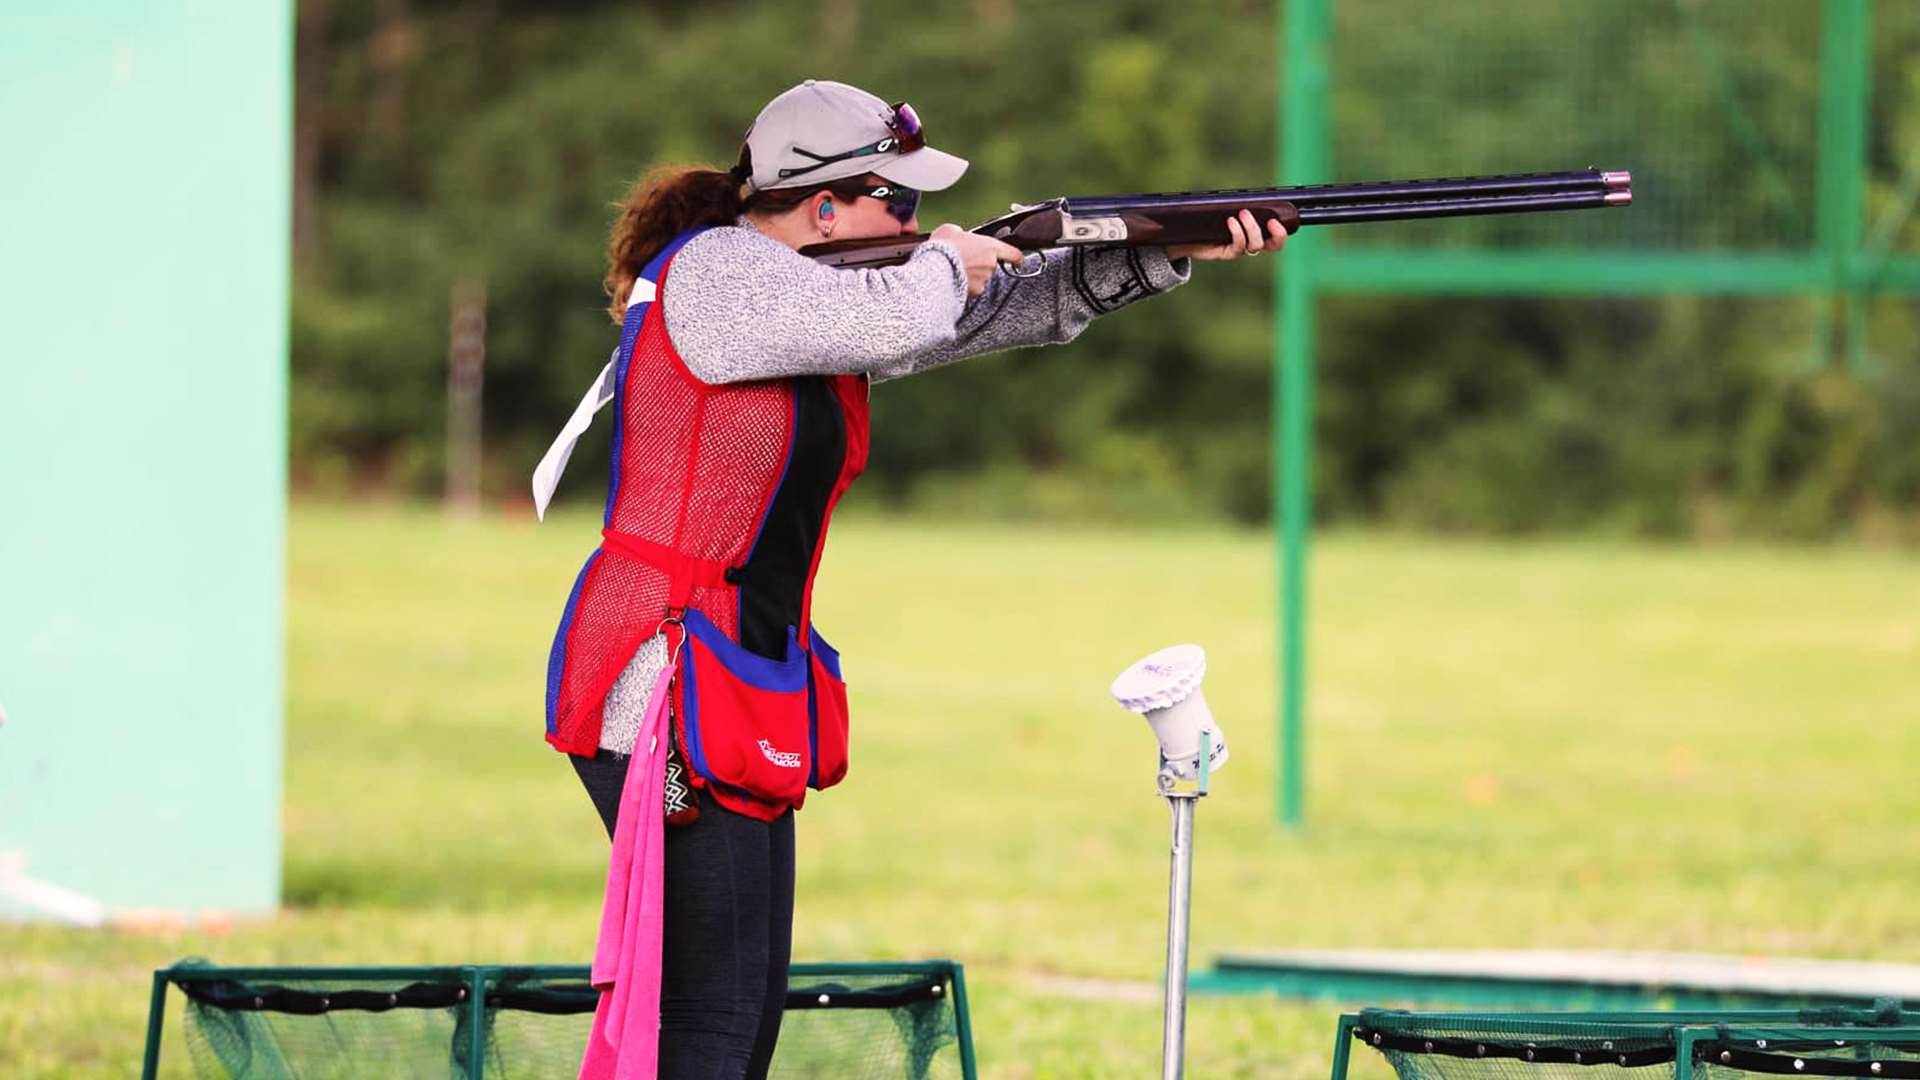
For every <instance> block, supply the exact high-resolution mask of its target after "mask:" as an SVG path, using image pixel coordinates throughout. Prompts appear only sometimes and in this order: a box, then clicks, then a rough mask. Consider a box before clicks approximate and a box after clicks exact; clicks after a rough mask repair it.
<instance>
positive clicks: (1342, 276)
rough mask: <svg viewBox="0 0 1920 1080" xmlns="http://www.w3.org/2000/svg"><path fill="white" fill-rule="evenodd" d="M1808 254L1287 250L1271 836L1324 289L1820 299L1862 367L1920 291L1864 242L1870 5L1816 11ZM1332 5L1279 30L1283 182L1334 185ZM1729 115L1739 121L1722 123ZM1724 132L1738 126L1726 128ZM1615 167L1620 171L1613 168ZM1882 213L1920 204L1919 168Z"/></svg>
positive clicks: (1905, 261) (1828, 345) (1293, 667)
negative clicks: (1899, 300) (1880, 327)
mask: <svg viewBox="0 0 1920 1080" xmlns="http://www.w3.org/2000/svg"><path fill="white" fill-rule="evenodd" d="M1822 3H1823V4H1824V8H1823V13H1822V33H1821V41H1820V104H1819V125H1820V128H1819V143H1818V151H1817V155H1818V160H1817V171H1818V176H1817V178H1816V186H1815V197H1814V208H1813V209H1814V215H1815V216H1814V243H1813V247H1812V249H1811V250H1809V251H1806V252H1795V253H1773V252H1752V253H1749V252H1724V251H1723V252H1706V253H1700V254H1691V253H1685V252H1674V251H1649V252H1644V253H1640V252H1576V251H1571V250H1559V251H1556V250H1551V249H1547V250H1527V251H1516V250H1423V249H1394V248H1380V247H1371V246H1368V247H1342V246H1340V245H1338V244H1336V243H1333V242H1332V239H1333V238H1332V237H1329V236H1326V235H1323V234H1322V233H1321V231H1319V230H1311V229H1310V230H1306V231H1303V232H1302V233H1300V234H1299V235H1298V236H1295V237H1293V238H1292V239H1290V240H1288V241H1287V257H1286V260H1285V262H1284V264H1283V269H1282V270H1281V273H1280V275H1279V280H1278V281H1277V283H1276V285H1275V293H1276V295H1275V302H1276V307H1277V309H1278V311H1279V320H1278V325H1277V326H1276V328H1275V331H1274V353H1275V360H1274V363H1275V369H1276V372H1277V375H1276V377H1275V379H1274V380H1273V394H1274V399H1273V415H1274V417H1275V423H1274V426H1273V453H1274V457H1275V465H1276V467H1275V469H1274V492H1273V495H1274V504H1275V506H1276V508H1277V512H1278V518H1279V539H1280V553H1279V569H1280V573H1279V593H1280V595H1279V597H1278V606H1279V624H1280V640H1279V650H1280V656H1279V700H1280V718H1279V721H1280V722H1279V726H1280V732H1279V739H1278V746H1279V754H1280V761H1279V767H1278V770H1277V776H1278V784H1279V791H1278V792H1277V795H1278V798H1277V804H1278V811H1279V819H1280V822H1281V823H1282V824H1283V825H1286V826H1290V827H1291V826H1299V825H1301V824H1302V823H1303V822H1304V821H1305V815H1306V791H1305V780H1306V746H1305V742H1306V740H1305V730H1306V690H1307V675H1306V669H1307V637H1306V624H1307V550H1308V530H1309V525H1310V519H1311V516H1312V509H1313V496H1312V475H1313V458H1312V454H1313V382H1314V354H1315V349H1316V336H1317V335H1316V327H1315V312H1316V309H1317V305H1318V298H1319V297H1320V295H1321V294H1323V293H1385V292H1393V293H1421V294H1429V295H1434V294H1467V295H1472V294H1481V295H1486V294H1541V295H1604V294H1614V295H1618V294H1648V293H1676V292H1678V293H1696V294H1715V295H1734V296H1738V295H1804V296H1815V297H1824V298H1826V300H1827V303H1826V304H1824V305H1823V307H1822V313H1821V317H1820V321H1819V324H1818V326H1817V329H1816V344H1815V349H1816V350H1817V351H1819V352H1820V353H1821V355H1822V356H1823V357H1824V356H1830V355H1836V354H1838V353H1839V352H1840V351H1842V350H1841V349H1840V348H1837V347H1836V345H1835V338H1836V336H1838V335H1836V328H1839V329H1843V330H1844V335H1843V336H1844V339H1845V342H1846V343H1847V344H1846V346H1845V351H1846V352H1847V354H1848V356H1849V358H1850V361H1851V363H1852V364H1853V365H1854V366H1855V367H1856V368H1860V367H1864V365H1865V363H1866V304H1865V303H1864V302H1863V301H1864V300H1865V299H1866V298H1868V297H1870V296H1872V295H1876V294H1889V293H1898V294H1915V293H1920V258H1912V257H1890V256H1889V255H1888V254H1887V251H1886V248H1887V245H1888V242H1889V241H1890V240H1891V238H1892V236H1893V235H1894V232H1895V231H1896V230H1897V229H1898V228H1899V226H1900V223H1901V222H1900V221H1899V220H1890V221H1888V222H1882V223H1880V224H1879V226H1878V227H1876V229H1875V230H1874V235H1873V236H1872V237H1871V238H1868V237H1867V236H1866V235H1865V232H1866V230H1865V216H1864V215H1865V190H1866V176H1867V135H1868V116H1869V113H1868V108H1869V105H1870V102H1869V90H1870V76H1871V71H1870V65H1871V62H1872V51H1871V37H1872V6H1871V5H1872V0H1822ZM1330 8H1331V3H1330V0H1287V3H1286V6H1285V12H1284V26H1283V29H1282V48H1283V50H1284V53H1285V64H1284V65H1283V70H1282V85H1281V146H1280V159H1279V162H1278V171H1279V173H1280V176H1281V183H1283V184H1289V185H1291V184H1317V183H1326V182H1329V181H1331V180H1332V179H1333V177H1332V176H1331V175H1329V173H1330V168H1329V163H1330V158H1331V151H1332V143H1331V139H1330V137H1329V131H1328V121H1327V113H1328V99H1329V96H1330V92H1331V85H1332V84H1331V73H1330V59H1329V58H1330V53H1331V49H1332V40H1333V34H1332V24H1331V19H1330ZM1736 119H1738V118H1736ZM1736 126H1737V125H1736ZM1626 164H1631V163H1630V162H1629V163H1626ZM1908 179H1909V181H1910V183H1908V184H1905V185H1903V188H1902V192H1901V195H1900V197H1899V199H1897V200H1896V208H1895V216H1896V217H1898V218H1901V219H1904V217H1905V216H1906V215H1907V214H1909V213H1911V211H1912V209H1913V207H1914V205H1915V203H1916V201H1920V168H1917V169H1915V170H1914V172H1913V175H1911V176H1910V177H1909V178H1908Z"/></svg>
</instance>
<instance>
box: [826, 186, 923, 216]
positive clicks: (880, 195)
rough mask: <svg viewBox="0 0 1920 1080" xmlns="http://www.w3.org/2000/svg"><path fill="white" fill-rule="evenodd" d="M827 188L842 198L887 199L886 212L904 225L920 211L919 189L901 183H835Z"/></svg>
mask: <svg viewBox="0 0 1920 1080" xmlns="http://www.w3.org/2000/svg"><path fill="white" fill-rule="evenodd" d="M827 190H829V191H831V192H833V193H834V194H835V195H838V196H840V197H841V198H843V199H851V198H858V197H859V196H861V195H865V196H868V197H870V198H874V199H885V200H886V201H887V213H889V214H892V215H893V216H894V219H895V220H896V221H898V222H900V224H902V225H905V224H906V223H907V222H909V221H912V220H913V215H915V214H917V213H919V212H920V189H919V188H910V187H907V186H905V185H902V184H847V185H844V186H842V185H839V184H835V185H834V186H833V187H831V188H828V189H827Z"/></svg>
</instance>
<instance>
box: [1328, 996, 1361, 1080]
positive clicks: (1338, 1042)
mask: <svg viewBox="0 0 1920 1080" xmlns="http://www.w3.org/2000/svg"><path fill="white" fill-rule="evenodd" d="M1358 1020H1359V1017H1357V1016H1355V1015H1354V1014H1353V1013H1341V1014H1340V1025H1339V1026H1338V1027H1337V1028H1335V1029H1334V1032H1333V1071H1332V1072H1331V1073H1330V1074H1329V1075H1328V1080H1347V1062H1348V1060H1349V1058H1348V1055H1350V1054H1351V1053H1352V1052H1353V1027H1354V1024H1355V1023H1356V1022H1358Z"/></svg>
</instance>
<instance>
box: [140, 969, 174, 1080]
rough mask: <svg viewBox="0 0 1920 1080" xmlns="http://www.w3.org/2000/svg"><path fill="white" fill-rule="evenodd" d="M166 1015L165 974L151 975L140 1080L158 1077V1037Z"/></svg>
mask: <svg viewBox="0 0 1920 1080" xmlns="http://www.w3.org/2000/svg"><path fill="white" fill-rule="evenodd" d="M166 1015H167V973H166V972H165V971H156V972H154V973H153V997H152V999H151V1000H150V1001H149V1002H148V1004H147V1054H146V1059H145V1061H143V1062H142V1063H141V1065H140V1080H154V1078H155V1077H157V1076H159V1075H160V1036H161V1032H162V1029H163V1028H164V1027H165V1023H166Z"/></svg>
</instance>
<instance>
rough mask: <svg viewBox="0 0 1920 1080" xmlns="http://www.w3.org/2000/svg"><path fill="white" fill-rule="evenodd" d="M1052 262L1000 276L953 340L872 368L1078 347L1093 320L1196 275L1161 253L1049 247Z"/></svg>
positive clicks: (894, 369) (882, 372)
mask: <svg viewBox="0 0 1920 1080" xmlns="http://www.w3.org/2000/svg"><path fill="white" fill-rule="evenodd" d="M1045 255H1046V258H1045V262H1044V263H1043V265H1042V267H1041V270H1040V272H1039V273H1038V274H1036V275H1035V276H1033V277H1029V278H1020V277H1015V276H1013V275H1012V274H1009V273H1007V272H1006V271H1005V270H1001V271H999V272H997V273H995V274H994V275H993V277H992V278H991V279H990V280H989V281H988V282H987V290H986V292H984V293H982V294H981V295H980V296H979V297H977V298H976V299H974V300H972V301H970V302H969V303H968V304H967V307H966V309H965V311H963V312H962V313H961V315H960V323H959V326H958V327H956V328H955V333H954V335H953V337H951V338H950V339H948V340H944V341H939V342H935V343H933V344H931V345H929V346H927V347H925V348H923V349H920V350H919V351H917V352H915V353H913V354H911V355H908V356H905V357H903V358H900V359H898V360H896V361H895V362H893V363H890V364H887V365H885V366H882V367H879V368H875V369H873V377H874V379H875V381H879V380H881V379H894V378H899V377H900V376H903V375H913V374H916V373H918V372H922V371H926V370H928V369H930V368H935V367H939V366H941V365H942V364H950V363H953V362H954V361H955V360H964V359H966V358H967V357H970V356H978V355H980V354H982V353H990V352H997V351H999V350H1001V349H1012V348H1019V347H1021V346H1027V345H1050V344H1059V343H1062V342H1068V341H1072V340H1073V339H1074V338H1076V337H1078V336H1079V335H1080V332H1081V331H1082V330H1085V329H1086V328H1087V325H1088V324H1089V323H1091V322H1093V320H1094V319H1096V318H1098V317H1100V316H1101V315H1105V314H1107V313H1108V312H1110V311H1117V310H1119V309H1120V308H1122V307H1125V306H1126V305H1128V304H1131V303H1133V302H1135V301H1137V300H1143V299H1145V298H1146V297H1149V296H1153V295H1155V294H1156V293H1163V292H1166V291H1167V290H1168V289H1172V288H1175V287H1176V286H1179V285H1181V284H1184V283H1185V282H1186V280H1187V278H1188V277H1189V276H1190V275H1191V274H1192V271H1193V267H1192V260H1190V259H1171V260H1170V259H1168V258H1167V253H1166V249H1164V248H1157V247H1146V248H1098V249H1087V248H1079V247H1068V248H1050V249H1048V250H1047V251H1046V252H1045ZM1029 260H1031V256H1030V257H1029Z"/></svg>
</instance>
